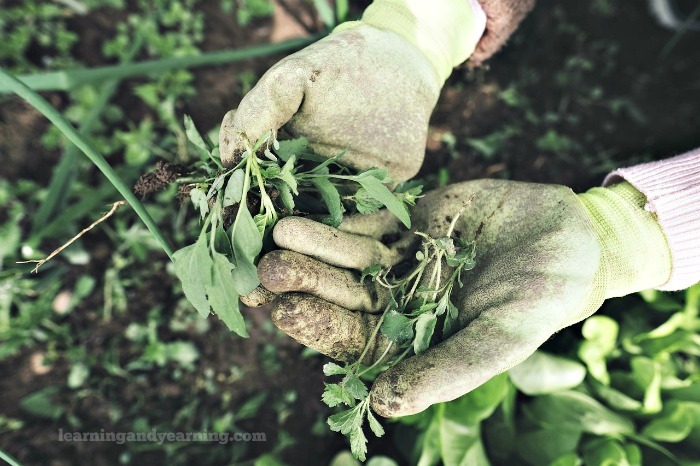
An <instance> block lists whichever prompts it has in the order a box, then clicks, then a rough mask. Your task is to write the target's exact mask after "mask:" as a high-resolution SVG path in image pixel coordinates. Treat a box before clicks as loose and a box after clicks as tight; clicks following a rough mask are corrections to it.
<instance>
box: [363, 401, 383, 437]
mask: <svg viewBox="0 0 700 466" xmlns="http://www.w3.org/2000/svg"><path fill="white" fill-rule="evenodd" d="M367 420H368V421H369V428H370V429H372V432H373V433H374V435H376V436H377V437H381V436H382V435H384V427H382V425H381V424H380V423H379V421H378V420H377V418H376V417H374V414H372V410H371V409H369V408H368V409H367Z"/></svg>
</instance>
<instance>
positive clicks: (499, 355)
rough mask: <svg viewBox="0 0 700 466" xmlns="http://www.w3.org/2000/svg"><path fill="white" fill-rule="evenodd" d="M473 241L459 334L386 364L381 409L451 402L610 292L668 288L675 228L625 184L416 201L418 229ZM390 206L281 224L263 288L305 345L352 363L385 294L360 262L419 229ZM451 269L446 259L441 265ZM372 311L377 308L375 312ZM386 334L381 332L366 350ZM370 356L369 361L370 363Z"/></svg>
mask: <svg viewBox="0 0 700 466" xmlns="http://www.w3.org/2000/svg"><path fill="white" fill-rule="evenodd" d="M465 202H466V203H467V206H466V209H465V210H464V212H463V213H462V214H461V216H460V217H459V218H458V220H457V221H456V224H455V229H454V235H456V236H459V237H461V238H463V239H465V240H474V241H475V244H476V267H475V268H473V269H472V270H470V271H466V272H464V273H463V274H462V279H463V282H464V287H463V288H459V287H457V286H455V288H454V290H453V293H452V296H451V298H452V301H453V302H454V304H455V305H456V307H457V308H458V310H459V327H460V328H461V330H459V331H458V332H456V333H455V334H454V335H452V336H451V337H450V338H448V339H446V340H445V341H442V342H441V343H439V344H437V345H435V346H434V347H432V348H430V349H428V350H427V351H425V352H423V353H421V354H420V355H417V356H413V357H410V358H408V359H406V360H404V361H403V362H401V363H399V364H398V365H397V366H395V367H393V368H391V369H389V370H388V371H386V372H384V373H382V374H381V375H380V376H379V377H378V378H377V380H376V381H375V383H374V385H373V387H372V390H371V395H370V396H371V403H372V407H373V409H374V410H375V411H376V412H377V413H379V414H381V415H382V416H387V417H393V416H404V415H409V414H414V413H417V412H420V411H422V410H424V409H425V408H427V407H428V406H429V405H431V404H433V403H437V402H443V401H449V400H452V399H454V398H457V397H459V396H461V395H463V394H465V393H467V392H469V391H470V390H472V389H474V388H476V387H478V386H479V385H481V384H482V383H484V382H486V381H487V380H489V379H490V378H491V377H493V376H495V375H497V374H499V373H501V372H503V371H506V370H508V369H510V368H512V367H513V366H515V365H517V364H518V363H520V362H521V361H523V360H524V359H526V358H527V357H528V356H529V355H530V354H532V353H533V352H534V351H535V350H536V349H537V347H539V346H540V345H541V344H542V343H544V342H545V341H546V340H547V339H548V338H549V337H550V336H551V335H552V334H554V333H555V332H557V331H559V330H561V329H562V328H564V327H567V326H569V325H571V324H573V323H576V322H578V321H580V320H582V319H585V318H586V317H588V316H590V315H591V314H592V313H593V312H595V311H596V310H597V309H598V308H599V307H600V305H601V303H602V302H603V300H604V299H606V298H609V297H613V296H622V295H625V294H628V293H632V292H634V291H639V290H642V289H647V288H651V287H656V286H660V285H662V284H663V283H665V282H666V281H667V280H668V278H669V276H670V272H671V258H670V252H669V249H668V245H667V243H666V238H665V236H664V234H663V232H662V231H661V229H660V227H659V225H658V223H657V222H656V219H655V218H654V215H653V214H652V213H650V212H647V211H645V210H644V208H643V206H644V204H645V198H644V196H643V195H642V194H641V193H639V191H637V190H635V189H634V188H633V187H632V186H631V185H629V184H628V183H626V182H623V183H620V184H616V185H613V186H611V187H609V188H594V189H592V190H590V191H588V192H587V193H585V194H581V195H578V196H577V195H575V194H574V193H573V192H572V191H571V190H570V189H568V188H566V187H563V186H556V185H543V184H529V183H519V182H512V181H499V180H480V181H470V182H465V183H459V184H454V185H451V186H448V187H446V188H442V189H439V190H435V191H432V192H430V193H429V194H427V195H426V196H425V197H424V198H422V199H420V200H419V202H418V203H417V205H416V206H415V207H414V208H413V210H412V221H413V225H414V228H415V229H416V230H419V231H422V232H424V233H426V234H428V235H430V236H431V237H433V238H438V237H442V236H445V234H446V232H447V231H448V226H449V224H450V222H451V221H452V220H453V218H454V216H455V215H457V213H458V212H460V210H462V208H463V206H464V204H465ZM397 231H399V224H398V221H397V220H396V219H395V218H393V217H392V216H391V215H390V214H388V213H387V212H385V211H380V212H378V213H376V214H373V215H368V216H356V217H350V218H348V219H347V220H346V221H345V222H344V223H343V224H341V226H340V231H338V230H335V229H333V228H331V227H329V226H326V225H323V224H320V223H316V222H313V221H311V220H308V219H304V218H297V217H288V218H285V219H283V220H281V221H280V222H279V223H278V224H277V226H276V228H275V230H274V232H273V236H274V240H275V242H276V243H277V245H278V246H280V247H281V248H283V249H285V250H284V251H274V252H271V253H269V254H268V255H266V256H264V257H263V258H262V259H261V260H260V263H259V266H258V274H259V276H260V280H261V282H262V284H263V285H264V286H265V287H266V288H267V289H268V290H270V291H272V292H274V293H277V294H278V295H277V297H276V299H275V300H274V301H273V303H272V306H273V311H272V319H273V322H274V323H275V324H276V325H277V326H278V327H279V328H280V329H281V330H282V331H284V332H286V333H288V334H289V335H291V336H292V337H293V338H295V339H296V340H298V341H299V342H301V343H302V344H304V345H307V346H310V347H312V348H314V349H316V350H318V351H320V352H322V353H324V354H327V355H329V356H331V357H333V358H337V359H341V360H348V361H354V360H355V359H357V357H358V356H359V354H360V352H361V351H362V348H363V347H364V345H365V342H366V340H367V338H368V335H369V334H370V332H371V331H372V329H373V328H374V327H375V325H376V321H377V318H378V316H377V314H376V312H379V311H381V310H383V306H384V304H385V303H386V302H387V296H386V291H384V289H382V288H377V285H376V284H374V283H370V284H367V283H366V284H365V285H361V284H360V283H359V280H358V274H357V273H355V272H352V270H356V271H359V270H363V269H364V268H365V267H367V266H370V265H374V264H382V265H384V266H389V265H392V264H396V263H397V262H399V261H400V260H401V259H402V258H404V257H412V255H413V254H414V251H415V248H414V247H412V246H415V245H416V244H417V243H419V242H420V238H419V237H418V236H417V235H415V234H413V232H404V233H403V234H402V235H401V236H400V238H399V239H398V240H397V241H395V242H394V243H392V244H388V245H385V244H383V243H382V242H381V241H380V239H381V238H382V237H383V236H384V237H387V235H389V236H394V237H396V235H394V233H395V232H397ZM443 267H445V268H446V267H447V266H446V264H443ZM373 312H374V313H375V314H371V313H373ZM386 345H387V341H386V340H384V339H383V338H378V339H377V341H375V342H374V346H373V348H372V350H371V351H370V352H369V355H370V356H369V358H373V357H375V358H376V357H378V356H379V355H380V354H381V353H382V351H383V350H384V349H385V348H386ZM366 362H369V361H366Z"/></svg>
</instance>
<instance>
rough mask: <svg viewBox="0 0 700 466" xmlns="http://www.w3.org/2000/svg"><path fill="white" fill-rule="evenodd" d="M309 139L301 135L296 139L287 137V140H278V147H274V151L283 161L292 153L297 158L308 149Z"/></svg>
mask: <svg viewBox="0 0 700 466" xmlns="http://www.w3.org/2000/svg"><path fill="white" fill-rule="evenodd" d="M308 148H309V140H308V139H306V138H304V137H301V138H296V139H289V140H287V141H279V147H278V148H275V153H276V154H277V156H278V157H279V158H281V159H282V160H284V161H285V162H286V161H287V160H289V159H290V158H291V157H292V156H293V155H296V156H297V158H299V157H300V156H301V154H303V153H304V152H306V151H308Z"/></svg>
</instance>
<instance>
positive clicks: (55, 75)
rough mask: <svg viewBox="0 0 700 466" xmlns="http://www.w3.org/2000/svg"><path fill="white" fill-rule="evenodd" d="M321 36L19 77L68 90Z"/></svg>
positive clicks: (259, 53)
mask: <svg viewBox="0 0 700 466" xmlns="http://www.w3.org/2000/svg"><path fill="white" fill-rule="evenodd" d="M322 36H323V35H322V34H316V35H313V36H309V37H305V38H301V39H291V40H287V41H284V42H280V43H278V44H266V45H258V46H255V47H246V48H242V49H237V50H221V51H218V52H209V53H201V54H198V55H193V56H189V57H168V58H161V59H159V60H147V61H142V62H139V63H132V64H122V65H112V66H102V67H98V68H85V69H78V70H67V71H56V72H51V73H42V74H33V75H23V76H20V80H21V81H22V82H24V83H25V84H26V85H27V86H28V87H29V88H31V89H34V90H37V91H67V90H69V89H72V88H74V87H76V86H80V85H82V84H89V83H94V82H100V81H105V80H112V79H125V78H131V77H134V76H140V75H144V74H162V73H165V72H166V71H170V70H180V69H187V68H197V67H201V66H210V65H222V64H227V63H233V62H237V61H241V60H246V59H249V58H256V57H263V56H266V55H272V54H275V53H281V52H287V51H289V50H295V49H300V48H302V47H305V46H307V45H309V44H311V43H313V42H315V41H316V40H318V39H320V38H321V37H322ZM6 92H14V91H13V89H12V86H10V85H9V83H7V82H4V81H0V93H6Z"/></svg>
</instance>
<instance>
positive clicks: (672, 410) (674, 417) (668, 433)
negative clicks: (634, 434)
mask: <svg viewBox="0 0 700 466" xmlns="http://www.w3.org/2000/svg"><path fill="white" fill-rule="evenodd" d="M692 430H693V416H692V415H691V414H690V413H689V412H688V411H687V410H686V409H684V407H683V404H682V403H678V402H672V404H671V406H670V407H668V408H665V409H664V413H663V416H661V417H659V418H656V419H654V420H652V421H651V422H650V423H649V424H647V426H646V427H645V428H644V430H643V431H642V435H646V436H647V437H649V438H651V439H654V440H658V441H661V442H680V441H682V440H684V439H685V438H686V437H688V435H689V434H690V432H691V431H692Z"/></svg>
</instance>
